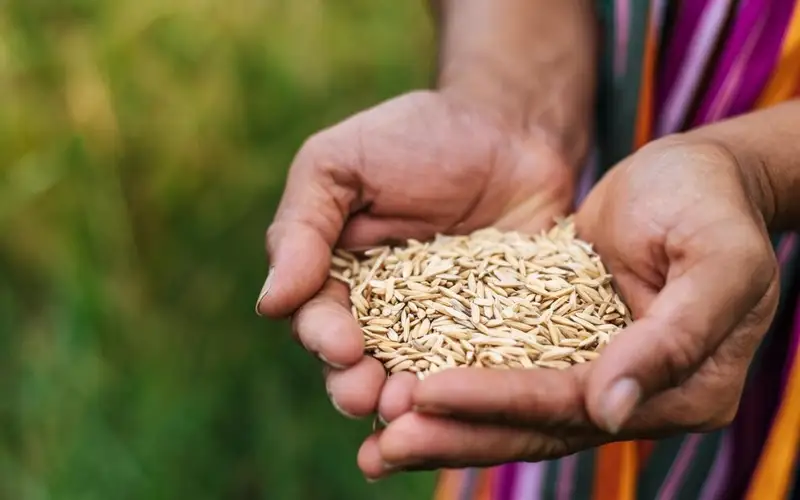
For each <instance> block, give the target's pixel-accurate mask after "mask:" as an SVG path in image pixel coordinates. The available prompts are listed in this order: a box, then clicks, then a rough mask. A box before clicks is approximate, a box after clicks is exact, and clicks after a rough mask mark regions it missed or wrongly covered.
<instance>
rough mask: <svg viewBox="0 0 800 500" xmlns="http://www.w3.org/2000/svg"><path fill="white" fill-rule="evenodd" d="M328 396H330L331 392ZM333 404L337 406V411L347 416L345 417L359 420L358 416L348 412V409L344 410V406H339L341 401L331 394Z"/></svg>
mask: <svg viewBox="0 0 800 500" xmlns="http://www.w3.org/2000/svg"><path fill="white" fill-rule="evenodd" d="M328 396H330V394H329V395H328ZM331 404H332V405H333V407H334V408H336V411H338V412H339V413H340V414H341V415H342V416H345V417H347V418H349V419H352V420H357V419H358V417H356V416H355V415H351V414H349V413H347V412H346V411H344V410H342V407H341V406H339V403H337V402H336V400H335V399H333V397H332V396H331Z"/></svg>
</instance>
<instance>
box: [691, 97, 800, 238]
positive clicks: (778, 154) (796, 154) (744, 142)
mask: <svg viewBox="0 0 800 500" xmlns="http://www.w3.org/2000/svg"><path fill="white" fill-rule="evenodd" d="M694 133H696V134H698V135H703V136H707V137H709V138H711V139H712V140H715V141H719V142H720V143H722V144H723V145H724V146H725V147H726V148H727V149H728V150H729V151H731V152H732V153H733V154H734V155H735V156H736V158H737V161H738V163H739V165H740V166H741V167H742V169H743V171H744V173H745V176H746V178H747V179H748V182H749V184H750V186H751V189H752V191H753V194H752V196H753V198H754V200H755V202H756V204H757V205H758V206H759V208H760V209H761V211H762V213H763V214H764V219H765V221H766V223H767V225H768V227H769V228H770V229H772V230H783V229H800V100H793V101H788V102H785V103H783V104H780V105H777V106H774V107H771V108H768V109H765V110H762V111H756V112H753V113H749V114H747V115H743V116H740V117H737V118H733V119H730V120H726V121H724V122H719V123H716V124H713V125H709V126H706V127H704V128H702V129H698V130H697V131H696V132H694Z"/></svg>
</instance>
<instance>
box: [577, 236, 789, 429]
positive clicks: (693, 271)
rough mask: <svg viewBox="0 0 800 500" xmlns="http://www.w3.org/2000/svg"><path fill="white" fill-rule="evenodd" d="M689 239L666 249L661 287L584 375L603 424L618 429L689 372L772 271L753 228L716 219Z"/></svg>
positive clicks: (749, 306)
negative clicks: (674, 248)
mask: <svg viewBox="0 0 800 500" xmlns="http://www.w3.org/2000/svg"><path fill="white" fill-rule="evenodd" d="M694 240H702V241H697V242H696V243H695V241H692V240H691V239H689V240H685V241H682V242H681V244H680V248H681V253H680V254H677V255H675V254H673V255H671V256H670V272H669V275H668V276H667V283H666V285H665V287H664V288H663V289H662V291H661V292H660V293H659V295H658V296H657V297H656V299H655V300H654V301H653V303H652V304H651V306H650V308H649V309H648V310H647V312H646V313H645V316H644V317H642V318H641V319H639V320H637V321H635V322H634V323H633V324H632V325H631V326H630V327H628V328H627V329H625V330H624V331H622V332H621V333H620V334H619V335H618V336H617V338H616V339H615V340H614V342H612V343H611V344H610V345H609V346H608V347H607V348H606V349H605V350H604V352H603V355H602V356H600V358H599V359H598V360H597V361H595V362H594V369H593V371H592V374H591V376H590V377H587V384H588V388H587V409H588V411H589V413H590V415H591V417H592V419H593V420H594V421H595V422H596V423H597V424H598V425H599V426H601V427H602V428H604V429H606V430H608V431H609V432H612V433H613V432H617V431H618V430H619V429H620V427H621V426H622V425H623V424H624V423H625V421H626V420H627V419H628V417H629V416H630V415H631V413H632V412H633V411H634V410H635V409H636V407H637V406H638V405H639V403H640V402H642V401H644V400H646V399H647V398H648V397H650V396H652V395H653V394H654V393H656V392H657V391H660V390H663V389H666V388H669V387H676V386H677V385H679V384H680V383H681V382H682V381H683V380H685V379H686V378H687V377H688V376H690V375H691V374H692V373H693V372H694V371H695V370H696V369H697V368H698V367H699V366H700V365H701V363H702V362H703V361H704V360H705V359H706V358H707V357H708V356H710V355H711V354H712V353H713V352H714V351H715V350H716V349H717V347H718V346H719V345H720V344H721V342H722V341H723V340H724V339H725V337H726V336H727V335H728V334H729V333H730V332H731V331H732V330H733V328H734V326H735V325H737V324H738V323H739V322H740V321H742V320H743V318H744V316H745V315H746V314H748V313H749V311H751V310H753V308H754V307H755V305H756V304H757V303H758V301H759V300H760V299H761V298H762V297H763V296H764V293H765V291H766V290H767V288H768V287H769V283H770V281H771V280H772V279H773V277H774V275H775V272H776V269H777V267H776V265H775V262H774V257H771V256H772V253H771V251H770V249H769V248H767V244H766V243H765V242H764V240H763V238H761V235H760V234H759V232H758V231H752V230H748V228H746V227H745V228H742V227H740V226H739V227H737V226H736V225H733V224H717V225H716V226H713V227H708V228H704V232H703V234H702V236H698V237H695V238H694ZM714 242H724V245H721V246H717V245H715V244H714ZM720 248H723V250H719V249H720ZM669 251H670V249H669V247H668V253H669ZM676 253H677V252H676ZM762 333H763V332H762Z"/></svg>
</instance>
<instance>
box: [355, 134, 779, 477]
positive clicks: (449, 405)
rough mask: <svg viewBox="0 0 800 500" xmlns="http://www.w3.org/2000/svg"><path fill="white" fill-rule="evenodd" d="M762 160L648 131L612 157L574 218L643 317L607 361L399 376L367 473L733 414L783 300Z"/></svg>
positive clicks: (575, 445)
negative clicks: (747, 160) (645, 140)
mask: <svg viewBox="0 0 800 500" xmlns="http://www.w3.org/2000/svg"><path fill="white" fill-rule="evenodd" d="M752 167H754V166H752V165H740V164H739V163H737V161H736V159H735V158H734V157H733V156H732V155H731V154H730V153H729V152H728V150H727V149H726V148H725V147H723V146H722V145H720V144H717V143H714V142H709V141H706V140H705V139H701V138H699V136H693V135H685V136H674V137H669V138H665V139H662V140H659V141H656V142H654V143H651V144H650V145H648V146H647V147H645V148H643V149H641V150H640V151H639V152H638V153H636V154H635V155H633V156H632V157H630V158H628V159H627V160H626V161H624V162H623V163H621V164H620V165H618V166H617V167H615V168H614V169H613V170H612V171H611V172H609V174H608V175H606V177H605V178H604V179H603V180H602V181H601V182H600V183H599V184H598V185H597V186H596V187H595V188H594V189H593V191H592V192H591V193H590V195H589V197H588V198H587V200H586V201H585V202H584V204H583V205H582V207H580V209H579V212H578V214H577V216H576V223H577V226H578V231H579V234H580V236H581V237H582V238H584V239H586V240H588V241H591V242H593V243H594V244H595V247H596V249H597V251H598V253H599V254H600V255H601V256H602V258H603V259H604V261H605V262H606V264H607V266H608V267H609V268H610V271H611V272H612V273H613V274H614V276H615V281H616V286H617V287H618V289H619V291H620V292H621V294H622V295H623V297H625V299H626V300H627V301H628V303H629V305H630V306H631V309H632V311H633V315H634V322H633V324H632V325H631V326H629V327H628V328H626V329H625V330H623V331H622V332H620V334H619V335H618V336H617V337H616V338H615V340H614V341H613V342H612V343H611V344H610V345H609V346H608V347H607V348H606V349H605V350H604V351H603V354H602V355H601V356H600V357H599V358H598V359H597V360H595V361H593V362H590V363H586V364H582V365H576V366H573V367H571V368H569V369H567V370H563V371H555V370H544V369H539V370H503V371H499V370H497V371H496V370H487V369H463V370H449V371H445V372H441V373H438V374H435V375H433V376H431V377H428V378H426V379H425V380H424V381H422V382H416V381H413V380H411V379H404V383H403V386H402V387H401V386H400V385H396V386H395V387H393V388H392V391H393V392H392V398H393V400H394V401H395V405H394V407H392V408H391V409H392V413H391V414H389V415H386V417H387V419H388V420H390V423H389V425H388V427H386V429H384V430H382V431H379V432H378V433H376V434H374V435H372V436H370V437H369V438H368V439H367V441H366V442H365V443H364V445H363V446H362V448H361V451H360V453H359V464H360V467H361V468H362V470H363V471H364V473H365V474H366V475H367V476H368V477H372V478H377V477H381V476H384V475H386V474H389V473H392V472H394V471H398V470H410V469H427V468H439V467H463V466H480V465H491V464H497V463H504V462H511V461H519V460H524V461H536V460H542V459H550V458H557V457H561V456H565V455H568V454H571V453H574V452H576V451H579V450H582V449H586V448H590V447H594V446H598V445H601V444H604V443H608V442H611V441H615V440H628V439H638V438H645V439H647V438H658V437H663V436H665V435H670V434H673V433H678V432H691V431H707V430H711V429H716V428H720V427H723V426H725V425H727V424H728V423H730V422H731V420H732V419H733V417H734V415H735V413H736V411H737V408H738V402H739V399H740V397H741V393H742V390H743V386H744V382H745V377H746V373H747V370H748V367H749V365H750V362H751V360H752V358H753V356H754V353H755V351H756V349H757V347H758V345H759V342H760V341H761V339H762V337H763V335H764V333H765V332H766V330H767V329H768V327H769V324H770V322H771V321H772V318H773V316H774V313H775V309H776V307H777V301H778V268H777V264H776V259H775V255H774V253H773V250H772V247H771V245H770V241H769V238H768V235H767V231H766V228H765V224H764V219H763V217H762V215H761V213H760V212H759V210H758V209H757V208H756V205H755V203H754V201H753V200H754V199H755V198H756V191H757V190H758V189H759V186H755V185H754V181H753V180H752V179H754V178H756V177H755V176H754V175H753V172H752V171H751V170H749V169H750V168H752ZM388 389H389V387H387V392H388ZM387 397H388V395H387Z"/></svg>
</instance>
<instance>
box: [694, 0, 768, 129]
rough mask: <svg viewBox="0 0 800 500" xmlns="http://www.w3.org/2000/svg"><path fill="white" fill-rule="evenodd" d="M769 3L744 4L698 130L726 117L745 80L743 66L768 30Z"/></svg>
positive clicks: (702, 106) (751, 1)
mask: <svg viewBox="0 0 800 500" xmlns="http://www.w3.org/2000/svg"><path fill="white" fill-rule="evenodd" d="M769 3H770V2H769V0H749V1H744V2H741V3H740V7H739V9H738V12H737V14H736V19H735V21H734V24H733V29H732V30H731V34H730V36H729V38H728V43H727V44H726V46H725V50H724V51H723V53H722V57H721V59H720V63H719V65H718V67H717V70H716V71H715V72H714V76H713V78H712V80H711V85H710V86H709V91H708V92H707V93H706V96H705V97H704V98H703V101H702V102H701V104H700V109H699V112H698V113H697V116H696V117H695V119H694V121H693V125H694V126H698V125H702V124H705V123H709V122H712V121H716V120H718V119H720V118H723V117H724V116H725V111H726V110H727V108H728V105H729V103H730V100H731V97H732V93H733V91H734V90H735V89H734V88H733V87H734V86H735V84H736V83H738V81H739V80H740V79H741V74H742V72H743V68H742V66H743V62H744V61H746V60H747V58H748V57H749V56H750V53H751V52H752V51H753V50H754V49H755V45H756V42H757V41H758V38H759V37H760V35H761V33H762V31H763V30H764V26H765V20H766V12H767V11H768V10H770V9H769Z"/></svg>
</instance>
